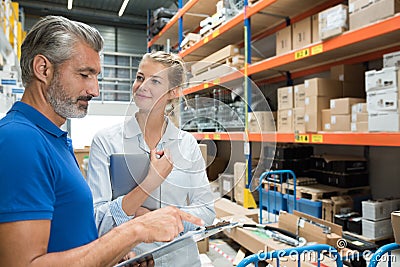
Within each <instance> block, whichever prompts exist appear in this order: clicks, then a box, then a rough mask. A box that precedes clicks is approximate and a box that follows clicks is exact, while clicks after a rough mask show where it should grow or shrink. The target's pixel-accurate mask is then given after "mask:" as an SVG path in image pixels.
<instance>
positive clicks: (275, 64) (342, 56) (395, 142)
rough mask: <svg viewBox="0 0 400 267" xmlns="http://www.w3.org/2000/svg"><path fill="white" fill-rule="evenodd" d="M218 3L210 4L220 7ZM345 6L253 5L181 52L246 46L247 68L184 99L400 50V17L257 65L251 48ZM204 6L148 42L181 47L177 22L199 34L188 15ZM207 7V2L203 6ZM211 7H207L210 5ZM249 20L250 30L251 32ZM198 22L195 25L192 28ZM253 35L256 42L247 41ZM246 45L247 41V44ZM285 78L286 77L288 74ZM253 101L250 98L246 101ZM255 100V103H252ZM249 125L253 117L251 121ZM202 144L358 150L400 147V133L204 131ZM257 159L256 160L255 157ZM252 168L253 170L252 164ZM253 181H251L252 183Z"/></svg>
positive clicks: (190, 6)
mask: <svg viewBox="0 0 400 267" xmlns="http://www.w3.org/2000/svg"><path fill="white" fill-rule="evenodd" d="M214 2H216V1H212V3H209V5H212V4H214ZM341 2H342V1H337V0H332V1H326V0H321V1H314V0H305V1H295V0H264V1H258V2H256V3H254V4H253V5H251V6H247V1H245V8H244V10H243V11H242V12H241V13H239V14H237V15H236V16H235V17H234V18H232V19H231V20H229V21H227V22H225V23H223V24H222V25H221V26H219V27H217V28H216V29H215V30H214V31H213V32H212V33H210V34H208V35H206V36H204V37H203V38H202V39H201V40H200V41H199V42H197V43H195V44H194V45H193V46H191V47H189V48H187V49H186V50H184V51H181V52H180V55H181V56H182V57H183V58H184V59H185V61H187V62H190V61H194V60H199V59H202V58H204V57H206V56H208V55H210V54H211V53H213V52H215V51H218V50H219V49H221V48H223V47H224V46H226V45H228V44H237V45H241V46H242V47H243V46H244V47H245V56H246V62H247V64H245V67H244V68H243V69H241V70H239V71H238V72H236V73H231V74H228V75H226V76H223V77H219V78H217V79H215V80H212V81H208V82H205V83H202V84H198V85H195V86H191V87H189V88H186V89H185V90H184V92H183V93H184V94H185V95H188V94H192V93H196V92H200V91H202V90H205V89H209V88H212V87H213V86H215V85H220V84H224V83H226V82H229V81H233V80H238V79H240V78H243V76H244V77H248V76H251V78H252V80H254V81H255V82H256V83H258V84H260V85H261V84H269V83H276V82H281V81H285V80H286V79H287V74H290V77H291V78H292V79H294V78H299V77H304V76H307V75H311V74H315V73H320V72H323V71H327V70H329V69H330V67H331V66H334V65H339V64H355V63H360V62H365V61H370V60H375V59H379V58H382V55H383V54H386V53H390V52H393V51H398V50H400V34H399V33H400V15H395V16H393V17H390V18H387V19H384V20H381V21H379V22H376V23H373V24H370V25H366V26H364V27H362V28H358V29H355V30H352V31H347V32H345V33H343V34H341V35H339V36H337V37H334V38H331V39H328V40H325V41H320V42H316V43H313V44H311V45H309V46H306V47H303V48H301V49H297V50H292V51H290V52H288V53H284V54H280V55H277V56H273V57H269V58H266V59H263V60H261V61H259V62H256V63H254V64H252V63H251V49H250V43H251V42H254V41H256V40H258V39H261V38H264V37H266V36H268V35H271V34H274V33H275V32H277V31H278V30H280V29H283V28H284V27H285V26H286V25H288V24H289V23H290V22H296V21H300V20H302V19H303V18H305V17H308V16H310V15H313V14H316V13H318V12H320V11H322V10H324V9H327V8H329V7H332V6H335V5H337V4H339V3H341ZM200 5H201V4H200V1H195V0H192V1H189V2H188V3H187V4H186V5H185V6H184V7H182V8H181V9H180V10H179V12H178V13H177V14H176V16H175V17H174V18H173V19H172V20H171V21H170V23H169V24H167V26H166V27H165V28H164V29H163V31H161V32H160V34H159V36H158V37H157V38H154V39H153V40H151V41H150V42H149V43H148V47H151V46H152V45H153V44H164V43H163V42H165V41H166V39H169V40H170V42H171V44H177V45H178V46H179V44H178V42H179V34H182V33H178V32H177V30H176V29H177V25H176V24H177V21H178V19H179V18H184V19H183V20H184V24H183V29H184V31H185V32H188V31H190V29H196V27H195V24H196V25H198V21H193V20H186V19H185V18H187V17H186V16H188V15H187V14H188V13H191V12H193V13H194V12H197V8H200ZM203 5H204V3H203ZM204 6H205V5H204ZM246 19H249V26H248V28H246V23H245V21H246ZM192 22H193V24H191V23H192ZM245 36H249V37H251V38H248V39H246V38H244V37H245ZM243 40H244V41H243ZM283 74H284V75H283ZM246 99H247V100H250V99H249V98H246ZM250 101H251V100H250ZM246 121H247V117H246ZM193 135H194V136H195V137H196V139H198V140H202V139H210V140H234V141H245V142H278V143H308V144H335V145H356V146H393V147H397V146H400V141H399V140H400V138H399V137H400V133H386V132H379V133H367V132H366V133H351V132H329V133H327V132H318V133H306V134H296V133H249V132H248V131H247V130H245V132H226V133H222V132H218V133H209V132H198V133H193ZM250 158H251V157H250ZM248 166H249V165H248ZM250 179H251V177H250V176H249V180H248V181H249V183H250Z"/></svg>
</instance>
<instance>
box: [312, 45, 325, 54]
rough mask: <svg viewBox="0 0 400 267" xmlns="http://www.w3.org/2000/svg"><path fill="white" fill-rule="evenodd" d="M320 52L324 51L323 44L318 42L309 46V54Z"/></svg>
mask: <svg viewBox="0 0 400 267" xmlns="http://www.w3.org/2000/svg"><path fill="white" fill-rule="evenodd" d="M322 52H324V46H323V44H319V45H316V46H313V47H311V55H316V54H319V53H322Z"/></svg>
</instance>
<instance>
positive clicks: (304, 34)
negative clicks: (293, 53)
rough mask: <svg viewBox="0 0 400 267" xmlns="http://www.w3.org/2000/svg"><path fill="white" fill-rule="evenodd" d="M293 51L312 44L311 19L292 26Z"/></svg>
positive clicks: (308, 18)
mask: <svg viewBox="0 0 400 267" xmlns="http://www.w3.org/2000/svg"><path fill="white" fill-rule="evenodd" d="M292 33H293V49H299V48H302V47H304V46H306V45H309V44H311V17H307V18H305V19H303V20H300V21H299V22H295V23H293V24H292Z"/></svg>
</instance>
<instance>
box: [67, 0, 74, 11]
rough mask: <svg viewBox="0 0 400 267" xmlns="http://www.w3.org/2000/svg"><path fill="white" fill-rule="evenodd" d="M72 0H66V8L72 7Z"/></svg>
mask: <svg viewBox="0 0 400 267" xmlns="http://www.w3.org/2000/svg"><path fill="white" fill-rule="evenodd" d="M73 1H74V0H68V9H70V10H71V9H72V2H73Z"/></svg>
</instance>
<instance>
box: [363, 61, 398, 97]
mask: <svg viewBox="0 0 400 267" xmlns="http://www.w3.org/2000/svg"><path fill="white" fill-rule="evenodd" d="M399 83H400V72H399V70H398V68H397V67H389V68H383V69H381V70H370V71H367V72H365V91H366V92H370V91H377V90H384V89H390V88H393V89H399V88H400V87H399Z"/></svg>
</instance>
